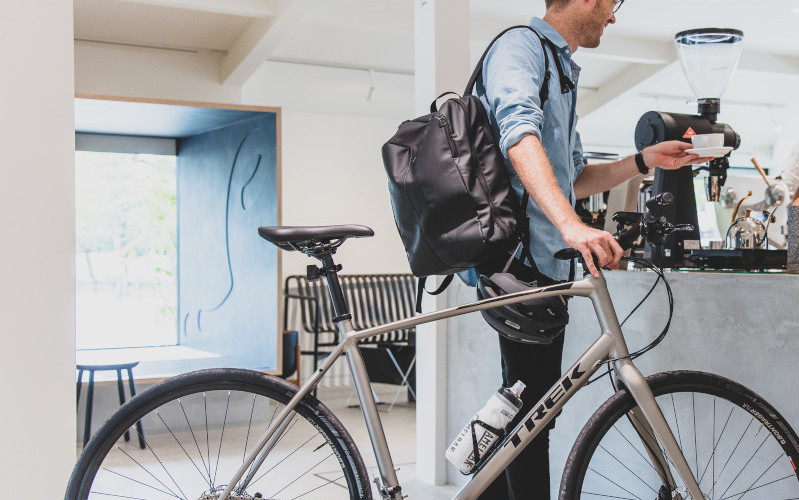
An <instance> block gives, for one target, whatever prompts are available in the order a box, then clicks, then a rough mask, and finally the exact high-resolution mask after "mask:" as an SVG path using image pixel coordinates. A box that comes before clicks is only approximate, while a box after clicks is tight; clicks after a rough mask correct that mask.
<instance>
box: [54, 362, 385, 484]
mask: <svg viewBox="0 0 799 500" xmlns="http://www.w3.org/2000/svg"><path fill="white" fill-rule="evenodd" d="M296 391H297V388H296V387H295V386H293V385H291V384H289V383H287V382H285V381H284V380H282V379H278V378H275V377H272V376H269V375H264V374H262V373H258V372H254V371H249V370H236V369H217V370H204V371H199V372H193V373H188V374H186V375H180V376H178V377H175V378H172V379H169V380H167V381H165V382H163V383H161V384H158V385H156V386H153V387H151V388H149V389H148V390H146V391H143V392H142V393H141V394H139V395H138V396H136V397H134V398H133V399H131V400H130V401H128V402H127V403H126V404H125V405H123V406H122V407H121V408H120V409H119V411H117V413H115V414H114V415H113V416H112V417H111V418H110V419H109V420H108V421H106V423H105V424H104V425H103V426H102V427H101V428H100V429H99V430H98V431H97V433H96V434H95V436H94V437H93V438H92V439H91V441H90V442H89V444H88V445H87V447H86V449H85V450H84V451H83V453H82V454H81V456H80V458H79V459H78V462H77V464H76V466H75V469H74V471H73V473H72V477H71V478H70V482H69V485H68V488H67V494H66V499H67V500H77V499H80V500H84V499H87V498H88V499H111V498H131V499H147V500H151V499H152V500H160V499H172V500H174V499H181V500H200V499H202V500H214V499H216V498H218V496H219V495H220V494H221V493H222V491H224V489H225V487H226V486H227V481H228V480H229V479H230V478H231V477H232V476H233V475H234V474H235V472H236V471H237V470H238V468H239V467H240V466H241V465H242V463H244V458H245V456H246V455H247V454H248V453H249V452H250V451H251V450H252V448H253V447H254V445H255V443H256V442H257V441H258V439H259V438H260V436H261V435H262V434H263V432H264V431H265V430H266V428H267V427H268V426H269V425H270V424H271V423H272V421H273V419H274V418H275V417H276V416H277V414H278V413H280V411H281V410H282V409H283V408H284V407H285V404H286V403H288V401H289V400H290V399H291V397H292V396H293V395H294V394H295V393H296ZM139 420H141V421H142V424H143V425H144V435H145V438H146V447H145V448H144V449H140V448H139V443H138V441H137V440H136V439H132V440H130V442H125V441H124V440H123V439H122V437H123V434H124V433H125V432H126V431H127V430H129V429H131V430H132V429H135V424H136V422H137V421H139ZM233 491H234V492H235V493H236V496H235V497H234V496H231V498H235V499H237V500H238V499H241V498H267V499H295V498H302V499H325V500H328V499H339V498H341V499H365V498H371V492H370V489H369V484H368V480H367V474H366V469H365V467H364V464H363V460H362V458H361V455H360V453H358V449H357V447H356V446H355V443H354V442H353V441H352V438H351V437H350V435H349V433H348V432H347V431H346V429H344V427H343V426H342V424H341V422H339V420H338V419H337V418H336V417H335V416H334V415H333V414H332V413H331V412H330V410H328V409H327V408H326V407H325V406H324V405H323V404H322V403H320V402H319V401H318V400H317V399H316V398H314V397H312V396H306V397H305V398H304V399H303V401H302V402H301V403H300V405H299V406H298V407H297V409H296V413H295V415H294V418H293V420H292V421H291V423H290V424H289V425H288V426H287V427H286V430H285V432H284V433H283V435H282V436H281V437H280V439H279V440H278V441H277V444H276V445H275V447H274V449H273V450H272V451H271V452H270V454H269V456H268V457H267V459H266V461H265V462H264V463H263V465H262V466H261V467H260V468H259V469H258V471H257V473H256V474H255V475H254V476H253V481H252V482H251V483H250V484H249V485H248V486H247V487H246V488H245V489H242V490H238V491H237V490H236V489H234V490H233ZM259 495H260V496H259Z"/></svg>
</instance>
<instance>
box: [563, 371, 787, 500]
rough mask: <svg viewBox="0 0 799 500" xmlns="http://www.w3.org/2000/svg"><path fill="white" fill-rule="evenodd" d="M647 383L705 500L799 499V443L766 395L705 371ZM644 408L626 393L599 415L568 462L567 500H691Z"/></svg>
mask: <svg viewBox="0 0 799 500" xmlns="http://www.w3.org/2000/svg"><path fill="white" fill-rule="evenodd" d="M647 382H648V383H649V385H650V389H651V390H652V393H653V394H654V396H655V402H656V403H657V409H659V410H660V411H661V413H662V414H663V415H664V416H665V417H666V420H667V422H666V424H667V426H668V428H669V429H671V430H672V431H673V433H674V434H673V435H674V441H675V442H676V443H675V444H676V445H677V446H678V447H679V452H680V453H681V454H682V455H683V456H684V457H685V459H686V462H687V463H688V464H689V467H690V472H691V474H694V475H695V477H696V478H697V479H698V484H699V485H700V487H701V490H702V492H703V496H702V500H789V499H791V498H799V476H797V472H796V468H795V467H792V466H793V461H791V460H790V457H793V456H796V454H797V453H799V448H798V447H797V446H796V445H795V444H794V443H796V442H799V439H797V437H796V435H795V434H794V433H793V431H792V430H791V429H790V427H788V426H787V424H786V423H784V420H781V419H780V418H779V415H778V414H777V413H776V412H775V410H774V409H773V408H771V407H770V405H769V404H768V403H766V402H765V401H763V399H762V398H760V397H759V396H757V395H756V394H754V393H753V392H752V391H750V390H748V389H747V388H745V387H743V386H741V385H740V384H736V383H735V382H733V381H730V380H728V379H724V378H723V377H719V376H716V375H709V374H702V373H699V372H687V371H684V372H671V373H661V374H657V375H653V376H651V377H649V378H648V379H647ZM725 405H726V406H725ZM640 411H641V410H640V409H639V407H638V402H637V400H636V399H634V398H633V397H631V395H630V394H625V393H623V392H621V393H617V394H616V395H614V396H613V397H612V398H611V399H610V400H608V401H607V402H606V403H605V404H604V405H603V406H602V407H601V408H600V409H599V410H598V411H597V412H596V413H595V414H594V415H593V417H592V418H591V419H590V420H589V422H588V424H586V427H585V428H584V429H583V431H582V432H581V433H580V437H579V439H578V441H577V442H576V443H575V446H574V448H573V450H572V453H571V455H570V456H569V459H568V460H567V462H566V464H567V466H566V468H565V470H564V476H563V483H562V489H561V495H562V496H564V497H565V498H569V499H575V500H577V499H580V498H582V500H587V499H590V498H594V499H597V500H605V499H607V500H610V499H619V500H638V499H642V500H654V499H655V498H661V496H663V493H665V496H663V498H671V497H672V494H675V495H676V494H677V493H678V492H679V493H681V495H682V497H686V498H692V499H693V496H692V495H690V494H687V492H686V491H685V489H686V488H685V483H684V481H683V480H682V477H681V476H680V475H678V474H677V472H676V467H675V466H674V461H673V459H674V457H670V456H669V455H668V454H666V453H665V451H664V450H663V447H662V444H661V442H660V441H659V440H658V439H657V437H656V436H655V435H654V430H653V428H652V427H651V426H650V425H649V423H648V421H647V420H646V418H645V417H644V416H643V415H642V414H641V413H640ZM623 421H626V423H625V422H623ZM664 430H665V429H664ZM683 434H684V435H683ZM692 446H693V450H691V447H692ZM677 451H678V450H677V449H675V453H677ZM642 460H643V461H644V462H645V463H647V464H649V465H648V466H646V465H643V464H642V463H641V461H642ZM661 461H662V462H663V463H662V464H661V463H660V462H661ZM784 462H789V463H784ZM662 467H665V470H663V469H662ZM641 483H643V484H644V485H646V487H644V486H642V485H641ZM677 496H679V495H677ZM693 500H699V499H693Z"/></svg>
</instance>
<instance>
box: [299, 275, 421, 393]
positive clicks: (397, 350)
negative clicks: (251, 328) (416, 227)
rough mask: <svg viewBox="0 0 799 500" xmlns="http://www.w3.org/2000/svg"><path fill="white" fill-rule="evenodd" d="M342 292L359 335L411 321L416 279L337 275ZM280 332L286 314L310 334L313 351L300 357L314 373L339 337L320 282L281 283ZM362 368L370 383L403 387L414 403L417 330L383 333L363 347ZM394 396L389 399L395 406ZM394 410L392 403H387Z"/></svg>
mask: <svg viewBox="0 0 799 500" xmlns="http://www.w3.org/2000/svg"><path fill="white" fill-rule="evenodd" d="M339 281H340V282H341V288H342V290H343V292H344V296H345V298H346V300H347V303H348V304H349V306H350V314H351V315H352V323H353V325H354V326H355V328H356V329H358V330H362V329H366V328H370V327H373V326H378V325H382V324H386V323H388V322H391V321H397V320H400V319H405V318H409V317H411V316H413V314H414V305H415V298H416V278H415V277H414V276H413V275H412V274H352V275H339ZM283 301H284V303H283V329H284V330H288V326H289V325H288V318H289V316H290V313H294V314H295V315H296V309H292V308H291V307H290V306H294V307H299V322H300V327H301V329H302V331H304V332H305V333H308V334H310V335H313V348H312V349H306V350H302V351H301V354H302V355H305V356H312V359H313V368H314V371H316V369H317V367H318V363H319V360H320V359H323V358H324V357H326V356H327V355H328V354H329V353H330V350H331V349H332V347H333V346H335V345H337V344H338V340H339V334H338V329H337V327H336V324H335V323H334V322H333V316H334V315H333V306H332V304H331V302H330V295H329V294H328V292H327V282H326V281H325V280H324V279H320V280H315V281H309V280H308V278H307V277H306V276H302V275H293V276H289V277H287V278H286V283H285V287H284V290H283ZM362 345H363V346H365V347H371V348H367V349H362V354H363V357H364V361H365V363H366V369H367V371H368V372H369V377H370V379H371V380H372V381H373V382H382V383H388V384H395V385H399V386H400V388H399V389H400V390H401V389H402V388H403V387H407V388H408V391H409V393H410V394H409V395H410V397H412V398H413V399H415V398H416V392H415V387H416V383H415V382H416V381H415V378H416V377H415V370H414V367H415V364H416V329H415V328H409V329H406V330H398V331H394V332H388V333H384V334H382V335H380V336H378V337H375V338H372V339H369V340H367V341H364V342H362ZM398 395H399V391H398V392H397V395H395V397H394V401H396V399H397V396H398ZM392 406H393V402H392Z"/></svg>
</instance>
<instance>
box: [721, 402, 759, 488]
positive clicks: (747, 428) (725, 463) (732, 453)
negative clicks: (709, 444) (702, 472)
mask: <svg viewBox="0 0 799 500" xmlns="http://www.w3.org/2000/svg"><path fill="white" fill-rule="evenodd" d="M754 421H755V419H754V417H752V420H750V421H749V424H748V425H747V426H746V429H744V431H743V432H742V433H741V437H740V438H739V439H738V442H737V443H736V444H735V448H733V450H732V452H731V453H730V456H729V457H727V461H726V462H724V466H722V468H721V470H720V471H719V475H718V477H717V478H715V479H714V480H713V487H712V488H711V489H710V491H713V490H715V489H716V483H717V482H718V480H719V479H720V478H721V475H722V474H724V470H725V469H726V468H727V464H729V463H730V460H731V459H732V456H733V455H735V452H736V451H737V450H738V447H739V446H740V445H741V441H743V439H744V436H745V435H746V431H748V430H749V427H751V426H752V422H754ZM722 496H723V495H722Z"/></svg>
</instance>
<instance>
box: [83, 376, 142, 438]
mask: <svg viewBox="0 0 799 500" xmlns="http://www.w3.org/2000/svg"><path fill="white" fill-rule="evenodd" d="M138 364H139V362H138V361H135V362H133V363H118V364H113V365H77V366H76V367H75V368H77V370H78V383H77V391H76V392H77V402H76V406H77V407H78V408H80V388H81V381H82V380H83V372H84V371H87V372H89V384H88V387H87V391H86V418H85V422H84V427H83V447H84V448H85V447H86V443H88V442H89V437H90V436H91V427H92V402H93V399H94V372H96V371H111V370H115V371H116V372H117V389H119V405H120V406H122V405H123V404H124V403H125V390H124V387H123V385H122V370H126V371H127V372H128V384H129V386H130V397H133V396H135V395H136V384H135V383H134V382H133V371H132V369H133V367H134V366H136V365H138ZM136 431H137V432H138V434H139V447H140V448H142V449H144V448H145V446H146V445H145V444H144V429H142V425H141V421H139V422H136ZM125 441H130V431H125Z"/></svg>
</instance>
